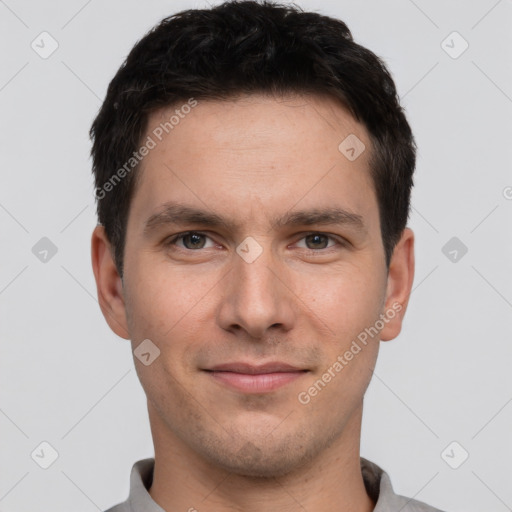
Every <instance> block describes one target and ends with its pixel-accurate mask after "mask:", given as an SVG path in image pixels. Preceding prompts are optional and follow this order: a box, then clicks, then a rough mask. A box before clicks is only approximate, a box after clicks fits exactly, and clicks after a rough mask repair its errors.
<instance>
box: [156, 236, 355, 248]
mask: <svg viewBox="0 0 512 512" xmlns="http://www.w3.org/2000/svg"><path fill="white" fill-rule="evenodd" d="M192 234H194V235H201V236H204V237H206V238H210V237H209V236H208V235H207V234H206V233H203V232H202V231H185V232H183V233H179V234H177V235H174V236H173V237H172V238H170V239H169V240H167V241H165V242H164V245H165V246H166V247H170V246H175V247H177V246H176V242H177V241H178V240H182V239H183V238H184V237H186V236H187V235H192ZM311 235H322V236H326V237H327V238H328V239H330V240H332V241H334V242H336V243H337V245H339V246H340V247H342V248H343V247H347V245H348V242H344V241H342V240H340V239H339V238H337V237H334V235H330V234H328V233H323V232H321V231H311V232H309V233H305V234H304V235H303V236H302V238H300V239H299V240H298V241H300V240H303V239H304V238H307V237H308V236H311ZM210 240H211V238H210ZM212 241H213V240H212ZM177 249H178V250H181V251H185V252H200V250H201V249H187V248H182V247H177ZM333 249H335V246H331V247H326V248H324V249H307V248H306V249H304V250H306V251H308V252H309V253H328V252H331V251H332V250H333Z"/></svg>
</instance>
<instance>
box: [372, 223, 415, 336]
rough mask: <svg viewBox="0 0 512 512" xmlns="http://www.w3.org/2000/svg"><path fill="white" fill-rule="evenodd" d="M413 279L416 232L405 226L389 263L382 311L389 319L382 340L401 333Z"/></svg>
mask: <svg viewBox="0 0 512 512" xmlns="http://www.w3.org/2000/svg"><path fill="white" fill-rule="evenodd" d="M413 280H414V233H413V231H412V230H411V229H410V228H405V229H404V231H403V233H402V236H401V238H400V240H399V241H398V243H397V245H396V246H395V249H394V251H393V255H392V257H391V261H390V263H389V272H388V285H387V291H386V299H385V304H384V310H383V311H382V313H383V314H384V315H386V318H387V319H388V320H387V322H385V325H384V328H383V329H382V331H381V333H380V339H381V341H389V340H392V339H393V338H396V337H397V336H398V335H399V334H400V331H401V330H402V321H403V318H404V315H405V310H406V309H407V304H408V303H409V296H410V294H411V288H412V283H413Z"/></svg>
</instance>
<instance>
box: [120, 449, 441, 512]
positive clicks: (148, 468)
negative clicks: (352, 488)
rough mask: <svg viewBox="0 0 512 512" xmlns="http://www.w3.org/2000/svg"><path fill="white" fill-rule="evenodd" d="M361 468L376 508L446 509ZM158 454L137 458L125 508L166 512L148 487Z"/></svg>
mask: <svg viewBox="0 0 512 512" xmlns="http://www.w3.org/2000/svg"><path fill="white" fill-rule="evenodd" d="M360 461H361V472H362V475H363V481H364V484H365V487H366V492H367V493H368V495H369V496H370V497H371V498H372V500H373V501H375V503H376V505H375V508H374V509H373V512H396V511H398V510H400V511H401V512H442V511H439V510H438V509H435V508H432V507H430V506H429V505H427V504H425V503H423V502H420V501H416V500H414V499H411V498H406V497H405V496H400V495H398V494H395V492H394V491H393V487H392V485H391V480H390V478H389V475H388V474H387V473H386V472H385V471H384V470H383V469H382V468H381V467H380V466H378V465H377V464H375V463H374V462H371V461H370V460H368V459H365V458H364V457H360ZM154 465H155V459H154V458H148V459H142V460H139V461H137V462H136V463H135V464H134V465H133V467H132V471H131V475H130V495H129V496H128V499H127V500H126V502H125V503H124V505H126V507H124V508H122V509H121V510H123V511H124V510H126V511H128V510H129V511H130V512H141V511H144V512H165V510H164V509H163V508H162V507H160V506H159V505H158V504H157V503H156V502H155V501H153V498H151V496H150V494H149V492H148V489H149V488H150V487H151V484H152V481H153V468H154Z"/></svg>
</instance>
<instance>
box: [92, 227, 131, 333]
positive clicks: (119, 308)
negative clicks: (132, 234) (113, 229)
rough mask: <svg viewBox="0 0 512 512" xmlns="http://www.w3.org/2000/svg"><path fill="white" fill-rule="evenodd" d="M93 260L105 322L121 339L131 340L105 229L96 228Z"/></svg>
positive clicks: (93, 242)
mask: <svg viewBox="0 0 512 512" xmlns="http://www.w3.org/2000/svg"><path fill="white" fill-rule="evenodd" d="M91 259H92V268H93V271H94V278H95V279H96V289H97V292H98V301H99V304H100V308H101V311H102V313H103V316H104V317H105V320H106V321H107V323H108V325H109V326H110V328H111V329H112V330H113V331H114V332H115V333H116V334H117V335H118V336H120V337H121V338H124V339H126V340H127V339H130V336H129V333H128V325H127V321H126V308H125V301H124V295H123V283H122V281H121V277H120V276H119V273H118V272H117V268H116V265H115V262H114V258H113V251H112V247H111V245H110V242H109V241H108V238H107V235H106V233H105V228H104V227H103V226H101V225H98V226H96V228H95V229H94V231H93V233H92V239H91Z"/></svg>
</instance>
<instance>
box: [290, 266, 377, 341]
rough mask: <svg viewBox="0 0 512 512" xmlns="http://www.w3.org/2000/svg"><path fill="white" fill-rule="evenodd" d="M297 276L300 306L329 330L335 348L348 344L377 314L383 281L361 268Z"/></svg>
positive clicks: (316, 322)
mask: <svg viewBox="0 0 512 512" xmlns="http://www.w3.org/2000/svg"><path fill="white" fill-rule="evenodd" d="M296 277H297V282H296V286H295V287H294V289H295V290H296V294H297V296H298V297H299V298H300V301H299V307H300V308H302V309H303V310H304V312H305V314H306V315H308V317H309V318H310V319H311V321H313V322H315V326H316V327H318V328H320V327H321V328H322V332H326V333H327V334H328V338H329V339H331V340H333V344H334V345H335V348H340V346H343V345H345V344H347V343H348V344H350V342H351V340H352V339H353V337H355V336H357V335H358V334H359V332H361V331H362V330H364V329H365V328H366V327H368V326H370V325H373V324H374V322H375V320H376V319H377V318H378V316H379V313H380V306H381V300H382V296H383V290H384V288H383V286H384V285H383V284H382V283H381V282H380V279H377V278H376V277H375V278H374V277H373V276H372V275H370V274H368V273H366V272H365V271H363V270H362V269H358V268H355V267H353V266H352V267H350V268H349V267H346V268H344V269H342V270H340V271H339V272H330V273H329V274H328V275H327V274H317V275H314V276H313V275H311V276H307V277H305V276H296ZM301 304H302V305H301Z"/></svg>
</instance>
